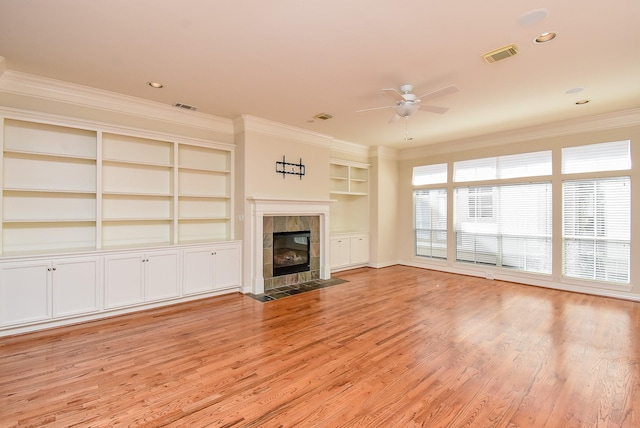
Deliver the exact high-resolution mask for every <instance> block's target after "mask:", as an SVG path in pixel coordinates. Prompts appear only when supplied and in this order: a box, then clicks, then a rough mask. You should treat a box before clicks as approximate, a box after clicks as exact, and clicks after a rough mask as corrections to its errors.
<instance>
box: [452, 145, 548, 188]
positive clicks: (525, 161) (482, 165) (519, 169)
mask: <svg viewBox="0 0 640 428" xmlns="http://www.w3.org/2000/svg"><path fill="white" fill-rule="evenodd" d="M551 172H552V171H551V151H550V150H546V151H540V152H531V153H520V154H517V155H508V156H496V157H490V158H482V159H471V160H466V161H459V162H455V163H454V164H453V181H455V182H466V181H479V180H497V179H507V178H519V177H540V176H545V175H551Z"/></svg>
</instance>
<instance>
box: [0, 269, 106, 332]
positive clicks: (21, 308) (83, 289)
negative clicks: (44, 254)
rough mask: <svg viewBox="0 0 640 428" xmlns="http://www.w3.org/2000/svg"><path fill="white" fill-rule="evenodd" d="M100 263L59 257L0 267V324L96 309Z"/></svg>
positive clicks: (14, 323) (18, 322) (87, 311)
mask: <svg viewBox="0 0 640 428" xmlns="http://www.w3.org/2000/svg"><path fill="white" fill-rule="evenodd" d="M99 273H100V261H99V259H98V258H97V257H77V258H75V257H74V258H61V259H56V260H54V261H51V260H35V261H28V262H16V263H2V264H1V265H0V325H16V324H24V323H30V322H36V321H43V320H49V319H53V318H55V317H65V316H69V315H76V314H87V313H91V312H96V311H98V310H99V300H98V297H99V295H98V286H99V284H100V279H99Z"/></svg>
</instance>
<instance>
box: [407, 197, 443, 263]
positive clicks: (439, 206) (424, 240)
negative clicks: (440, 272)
mask: <svg viewBox="0 0 640 428" xmlns="http://www.w3.org/2000/svg"><path fill="white" fill-rule="evenodd" d="M414 207H415V220H414V221H415V245H416V248H415V254H416V255H417V256H423V257H432V258H442V259H446V258H447V189H429V190H426V189H423V190H416V191H415V192H414Z"/></svg>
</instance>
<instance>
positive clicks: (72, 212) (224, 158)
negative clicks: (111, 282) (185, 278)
mask: <svg viewBox="0 0 640 428" xmlns="http://www.w3.org/2000/svg"><path fill="white" fill-rule="evenodd" d="M0 119H2V122H1V124H2V134H1V136H2V139H1V141H2V169H3V174H2V186H0V188H1V191H2V206H1V211H2V224H1V227H2V233H1V238H2V245H1V250H2V254H4V255H7V254H16V253H26V254H31V253H33V254H38V253H47V252H55V251H67V250H74V251H79V250H92V249H93V250H95V249H102V248H104V249H114V248H131V247H136V246H148V245H154V246H155V245H172V244H179V243H189V242H207V241H220V240H230V239H232V229H233V227H232V206H233V205H232V203H231V199H232V185H233V184H232V177H231V165H232V156H233V153H232V149H231V147H228V146H227V145H224V144H217V143H208V142H202V141H190V140H186V139H181V140H179V139H175V138H166V139H163V138H157V135H154V136H153V137H147V136H146V135H144V134H145V133H144V132H137V131H136V132H131V133H127V132H112V131H111V130H103V129H100V127H99V126H96V129H80V128H77V127H74V126H65V125H64V124H57V123H45V121H44V120H43V121H42V122H38V121H33V120H31V119H29V120H23V119H22V118H8V117H4V118H0ZM185 140H186V141H185Z"/></svg>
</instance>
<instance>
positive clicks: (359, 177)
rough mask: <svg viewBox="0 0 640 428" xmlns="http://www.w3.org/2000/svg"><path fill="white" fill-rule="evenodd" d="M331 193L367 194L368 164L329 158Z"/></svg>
mask: <svg viewBox="0 0 640 428" xmlns="http://www.w3.org/2000/svg"><path fill="white" fill-rule="evenodd" d="M330 180H331V187H330V188H331V193H332V194H340V195H352V196H366V195H368V194H369V165H368V164H363V163H357V162H349V161H342V160H337V159H331V165H330Z"/></svg>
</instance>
